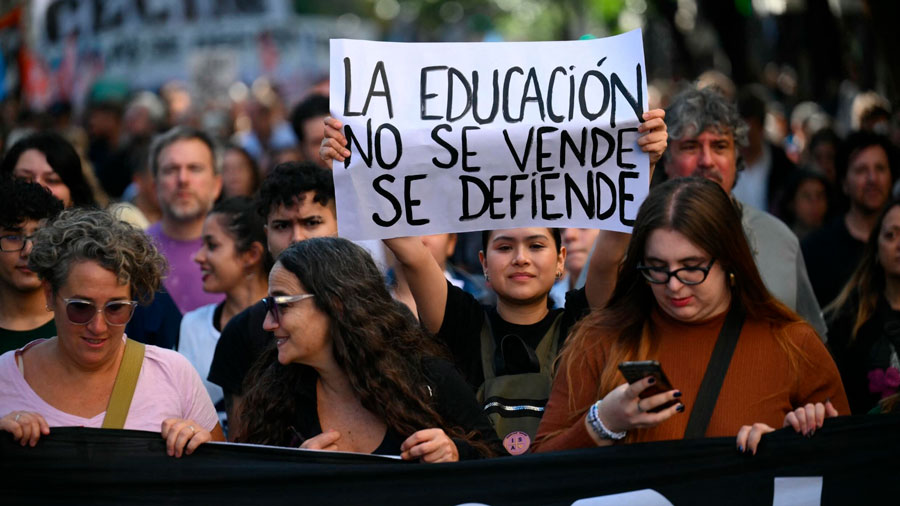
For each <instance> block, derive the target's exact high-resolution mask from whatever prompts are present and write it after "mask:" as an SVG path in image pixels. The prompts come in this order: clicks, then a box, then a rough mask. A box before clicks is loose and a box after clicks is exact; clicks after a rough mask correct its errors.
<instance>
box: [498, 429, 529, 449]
mask: <svg viewBox="0 0 900 506" xmlns="http://www.w3.org/2000/svg"><path fill="white" fill-rule="evenodd" d="M503 447H504V448H506V451H508V452H509V454H510V455H522V454H523V453H525V452H527V451H528V448H530V447H531V437H530V436H529V435H528V434H526V433H524V432H521V431H515V432H510V433H509V434H507V435H506V437H505V438H503Z"/></svg>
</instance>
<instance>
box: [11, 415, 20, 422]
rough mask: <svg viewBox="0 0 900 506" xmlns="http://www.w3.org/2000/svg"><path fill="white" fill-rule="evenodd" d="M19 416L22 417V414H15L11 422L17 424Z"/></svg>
mask: <svg viewBox="0 0 900 506" xmlns="http://www.w3.org/2000/svg"><path fill="white" fill-rule="evenodd" d="M20 416H22V413H16V417H15V418H14V419H13V421H14V422H18V421H19V417H20Z"/></svg>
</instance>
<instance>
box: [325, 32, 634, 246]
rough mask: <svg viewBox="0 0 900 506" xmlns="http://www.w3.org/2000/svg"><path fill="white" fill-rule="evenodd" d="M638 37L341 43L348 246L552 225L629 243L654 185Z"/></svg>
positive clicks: (334, 95)
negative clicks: (621, 236) (619, 234)
mask: <svg viewBox="0 0 900 506" xmlns="http://www.w3.org/2000/svg"><path fill="white" fill-rule="evenodd" d="M646 109H647V90H646V76H645V72H644V52H643V44H642V41H641V32H640V30H634V31H631V32H628V33H625V34H622V35H618V36H615V37H609V38H605V39H595V40H585V41H568V42H512V43H440V44H437V43H435V44H432V43H419V44H410V43H389V42H367V41H358V40H346V39H336V40H332V41H331V113H332V115H333V116H334V117H336V118H337V119H339V120H341V121H342V122H343V123H344V135H345V136H346V137H347V139H348V146H347V148H348V149H349V150H350V151H351V156H350V157H349V159H348V160H347V161H346V162H344V163H340V162H335V164H334V182H335V191H336V193H337V214H338V231H339V233H340V235H341V236H342V237H347V238H349V239H380V238H389V237H398V236H407V235H423V234H435V233H443V232H465V231H472V230H486V229H502V228H513V227H531V226H549V227H583V228H603V229H608V230H617V231H630V230H631V226H632V224H633V220H634V217H635V216H636V215H637V210H638V207H639V206H640V203H641V202H642V201H643V200H644V198H645V197H646V194H647V188H648V185H649V179H648V176H649V157H648V156H647V155H646V154H645V153H643V152H641V151H640V148H639V147H638V145H637V139H638V133H637V127H638V125H639V124H640V120H639V118H640V116H641V114H642V113H643V112H644V111H645V110H646Z"/></svg>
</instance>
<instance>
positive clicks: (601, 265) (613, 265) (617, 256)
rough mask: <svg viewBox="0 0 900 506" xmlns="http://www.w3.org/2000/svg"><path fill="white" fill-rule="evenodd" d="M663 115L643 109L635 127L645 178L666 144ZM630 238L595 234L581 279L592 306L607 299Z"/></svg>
mask: <svg viewBox="0 0 900 506" xmlns="http://www.w3.org/2000/svg"><path fill="white" fill-rule="evenodd" d="M665 117H666V111H664V110H662V109H651V110H649V111H647V112H645V113H644V122H643V123H641V125H640V127H638V132H639V133H640V134H641V136H640V137H639V138H638V141H637V142H638V145H639V146H640V147H641V151H643V152H645V153H647V154H648V155H649V156H650V174H649V175H648V181H652V180H653V171H654V170H656V163H657V162H658V161H659V160H660V158H662V155H663V152H665V150H666V146H667V145H668V139H669V134H668V132H667V131H666V122H665ZM630 240H631V234H628V233H624V232H613V231H611V230H601V231H600V234H599V235H598V236H597V240H596V241H595V242H594V248H593V251H592V253H591V258H590V261H589V262H588V267H587V269H588V271H587V278H586V279H585V282H584V292H585V295H586V296H587V300H588V304H590V306H591V308H592V309H600V308H602V307H604V306H605V305H606V303H607V302H609V298H610V297H611V296H612V293H613V290H614V289H615V287H616V277H617V276H618V274H619V265H620V264H621V263H622V259H623V258H624V257H625V250H626V249H628V242H629V241H630Z"/></svg>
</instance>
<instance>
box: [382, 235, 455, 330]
mask: <svg viewBox="0 0 900 506" xmlns="http://www.w3.org/2000/svg"><path fill="white" fill-rule="evenodd" d="M384 244H385V245H386V246H387V247H388V248H390V250H391V252H393V253H394V256H395V257H397V263H398V264H399V266H400V268H401V269H403V276H404V277H405V278H406V282H407V283H409V290H410V292H412V296H413V299H415V301H416V308H417V310H418V312H419V321H420V322H421V323H422V325H424V326H425V328H426V329H427V330H428V331H429V332H432V333H437V331H438V330H440V328H441V324H442V323H443V322H444V310H445V309H446V307H447V278H445V277H444V272H443V271H442V270H441V267H440V266H439V265H438V263H437V260H435V259H434V257H433V256H431V252H430V251H428V248H427V247H426V246H425V244H424V243H422V240H421V239H419V238H418V237H397V238H394V239H385V240H384Z"/></svg>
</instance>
